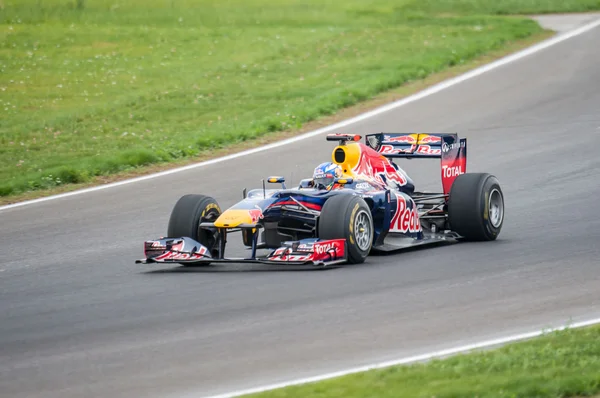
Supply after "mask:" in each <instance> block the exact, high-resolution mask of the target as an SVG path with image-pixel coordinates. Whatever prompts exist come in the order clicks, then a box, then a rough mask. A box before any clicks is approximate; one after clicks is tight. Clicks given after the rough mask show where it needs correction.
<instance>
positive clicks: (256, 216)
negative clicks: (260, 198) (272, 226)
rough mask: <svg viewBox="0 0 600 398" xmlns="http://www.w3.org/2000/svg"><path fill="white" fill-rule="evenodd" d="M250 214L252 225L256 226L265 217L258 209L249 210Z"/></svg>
mask: <svg viewBox="0 0 600 398" xmlns="http://www.w3.org/2000/svg"><path fill="white" fill-rule="evenodd" d="M248 214H249V215H250V219H251V223H252V224H256V223H257V222H258V220H261V219H262V218H263V217H264V216H263V212H262V210H261V209H260V208H258V207H256V208H255V209H250V210H248Z"/></svg>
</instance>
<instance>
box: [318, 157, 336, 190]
mask: <svg viewBox="0 0 600 398" xmlns="http://www.w3.org/2000/svg"><path fill="white" fill-rule="evenodd" d="M342 176H343V173H342V168H341V167H340V166H339V165H338V164H335V163H332V162H325V163H321V164H320V165H318V166H317V167H316V168H315V171H314V173H313V184H314V187H315V188H316V189H325V190H327V191H329V190H331V189H332V188H333V187H334V181H335V179H336V178H341V177H342Z"/></svg>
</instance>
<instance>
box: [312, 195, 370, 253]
mask: <svg viewBox="0 0 600 398" xmlns="http://www.w3.org/2000/svg"><path fill="white" fill-rule="evenodd" d="M373 232H374V231H373V217H372V215H371V209H370V208H369V206H368V205H367V203H366V202H365V201H364V200H363V199H362V198H361V197H359V196H354V195H345V194H341V195H336V196H333V197H331V198H329V199H327V201H325V204H324V205H323V208H322V209H321V215H320V216H319V227H318V236H319V238H320V239H346V250H347V257H348V263H350V264H360V263H363V262H364V261H365V260H366V258H367V256H368V255H369V252H370V251H371V247H372V246H373ZM365 234H366V235H365Z"/></svg>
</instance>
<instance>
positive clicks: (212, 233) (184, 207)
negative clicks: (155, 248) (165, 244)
mask: <svg viewBox="0 0 600 398" xmlns="http://www.w3.org/2000/svg"><path fill="white" fill-rule="evenodd" d="M220 215H221V208H220V207H219V204H218V203H217V201H216V200H215V199H213V198H212V197H210V196H206V195H197V194H189V195H184V196H182V197H181V198H180V199H179V200H178V201H177V203H176V204H175V206H174V207H173V210H172V211H171V217H170V219H169V226H168V230H167V236H168V237H169V238H180V237H184V236H185V237H189V238H192V239H194V240H195V241H197V242H199V243H201V244H202V245H203V246H206V248H208V250H209V252H210V254H211V256H213V257H215V256H216V255H217V254H218V247H219V239H218V231H217V229H216V228H210V229H206V228H200V223H203V222H213V221H215V220H216V219H217V218H218V217H219V216H220Z"/></svg>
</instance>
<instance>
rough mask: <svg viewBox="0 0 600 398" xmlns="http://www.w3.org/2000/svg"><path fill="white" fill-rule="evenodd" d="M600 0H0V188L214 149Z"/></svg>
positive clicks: (353, 99) (88, 175)
mask: <svg viewBox="0 0 600 398" xmlns="http://www.w3.org/2000/svg"><path fill="white" fill-rule="evenodd" d="M597 8H600V1H599V0H594V1H591V0H587V1H586V0H580V1H574V0H573V1H568V0H567V1H558V0H544V1H541V0H540V1H532V0H530V1H517V0H514V1H493V0H477V1H475V0H473V1H466V0H464V1H458V2H450V1H443V0H437V1H433V0H427V1H423V0H418V1H410V0H400V1H397V2H391V3H390V2H389V1H387V0H385V1H384V0H370V1H365V0H331V1H328V2H323V1H319V0H308V1H307V0H302V1H301V0H284V1H280V2H276V3H273V2H271V1H267V0H230V1H227V2H224V1H217V0H201V1H192V0H168V1H167V0H132V1H128V2H115V1H113V0H96V1H93V2H92V1H85V0H2V2H0V71H1V73H0V115H1V117H0V196H9V195H16V194H20V193H22V192H27V191H32V190H42V189H49V188H53V187H56V186H59V185H62V184H69V183H81V182H86V181H89V180H90V179H92V178H93V177H95V176H106V175H111V174H114V173H118V172H122V171H127V170H131V169H134V168H137V167H140V166H145V165H149V164H156V163H165V162H172V161H176V160H180V159H183V158H186V157H192V156H195V155H198V154H202V153H207V152H210V151H212V150H214V149H215V148H223V147H225V146H227V145H231V144H235V143H239V142H243V141H248V140H252V139H254V138H258V137H261V136H264V135H267V134H270V133H273V132H276V131H281V130H289V129H292V130H293V129H298V128H300V127H301V126H302V125H303V124H304V123H306V122H308V121H312V120H315V119H318V118H319V117H321V116H325V115H331V114H333V113H335V112H336V111H337V110H339V109H341V108H345V107H348V106H350V105H353V104H356V103H358V102H361V101H364V100H366V99H368V98H370V97H372V96H374V95H376V94H378V93H381V92H384V91H387V90H389V89H392V88H395V87H398V86H401V85H402V84H404V83H407V82H411V81H415V80H418V79H422V78H424V77H426V76H429V75H431V74H433V73H436V72H439V71H443V70H445V69H446V68H448V67H451V66H453V65H460V64H463V63H465V62H467V61H469V60H472V59H474V58H476V57H478V56H480V55H482V54H485V53H488V52H489V51H492V50H497V49H500V48H502V47H503V46H504V45H506V44H507V43H509V42H514V41H515V40H519V39H523V38H526V37H529V36H530V35H532V34H535V33H538V32H540V31H541V29H540V27H539V26H538V25H537V24H536V23H534V22H533V21H531V20H528V19H526V18H519V17H504V16H499V15H501V14H505V13H508V12H511V13H517V14H518V13H523V12H550V11H582V10H590V9H597Z"/></svg>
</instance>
